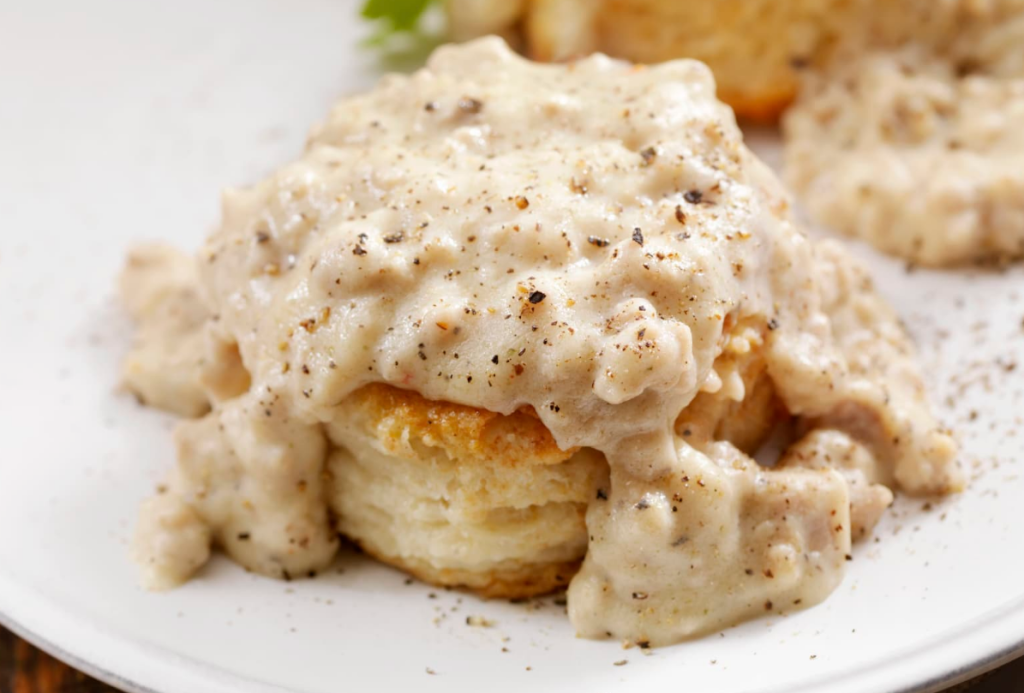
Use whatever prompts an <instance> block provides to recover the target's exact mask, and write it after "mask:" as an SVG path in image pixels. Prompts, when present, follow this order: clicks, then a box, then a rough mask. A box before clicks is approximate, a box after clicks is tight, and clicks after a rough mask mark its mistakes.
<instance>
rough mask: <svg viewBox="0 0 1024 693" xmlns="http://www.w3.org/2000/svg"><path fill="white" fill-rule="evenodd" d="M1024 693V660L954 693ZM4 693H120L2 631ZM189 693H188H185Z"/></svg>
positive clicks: (0, 685)
mask: <svg viewBox="0 0 1024 693" xmlns="http://www.w3.org/2000/svg"><path fill="white" fill-rule="evenodd" d="M965 691H970V693H1024V658H1022V659H1018V660H1017V661H1015V662H1011V663H1010V664H1007V665H1006V666H1004V667H1002V668H1001V669H997V670H996V671H993V672H990V673H989V674H986V675H984V676H981V677H979V678H977V679H975V680H974V681H971V682H969V683H966V684H961V685H959V686H956V687H955V688H954V689H953V690H952V691H950V693H961V692H965ZM0 693H117V691H116V689H114V688H111V687H110V686H107V685H105V684H102V683H99V682H98V681H94V680H92V679H90V678H89V677H88V676H86V675H85V674H83V673H81V672H78V671H75V670H74V669H72V668H70V667H68V666H65V665H64V664H62V663H61V662H59V661H57V660H56V659H54V658H53V657H50V656H49V655H48V654H45V653H43V652H40V651H39V650H37V649H35V648H34V647H32V646H31V645H29V644H28V643H27V642H25V641H24V640H20V639H19V638H17V637H15V636H14V635H13V634H11V633H10V632H8V631H6V630H4V629H3V628H0ZM182 693H187V692H184V691H183V692H182Z"/></svg>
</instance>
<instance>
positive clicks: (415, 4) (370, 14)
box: [362, 0, 436, 41]
mask: <svg viewBox="0 0 1024 693" xmlns="http://www.w3.org/2000/svg"><path fill="white" fill-rule="evenodd" d="M435 1H436V0H366V3H365V4H364V5H363V10H362V15H363V17H364V18H365V19H369V20H371V21H374V22H377V24H378V27H379V28H378V31H377V34H376V36H375V37H374V39H375V40H379V41H383V40H385V39H387V37H388V36H390V35H392V34H397V33H402V32H413V31H416V29H417V27H418V25H419V22H420V17H422V16H423V13H424V12H426V11H427V8H428V7H429V6H430V5H431V4H433V3H434V2H435Z"/></svg>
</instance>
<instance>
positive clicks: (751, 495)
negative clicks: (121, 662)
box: [137, 39, 962, 644]
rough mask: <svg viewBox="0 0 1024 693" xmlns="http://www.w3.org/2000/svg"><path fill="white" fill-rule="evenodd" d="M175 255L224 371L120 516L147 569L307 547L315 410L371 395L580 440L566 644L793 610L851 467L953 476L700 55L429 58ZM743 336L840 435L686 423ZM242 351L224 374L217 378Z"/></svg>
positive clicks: (839, 541) (882, 344)
mask: <svg viewBox="0 0 1024 693" xmlns="http://www.w3.org/2000/svg"><path fill="white" fill-rule="evenodd" d="M198 266H199V273H200V278H201V283H202V287H203V293H204V297H205V299H204V300H205V303H206V305H207V307H208V309H209V311H210V318H209V320H208V321H207V323H206V326H205V330H206V331H207V335H206V338H207V340H208V343H209V344H210V345H211V350H210V355H208V356H207V357H206V358H207V360H208V363H206V364H205V368H206V370H207V371H212V372H215V373H218V374H219V378H217V379H214V381H213V382H219V383H224V382H229V383H233V385H232V386H231V387H223V386H222V387H220V388H211V390H212V393H211V400H212V401H213V411H212V412H211V413H210V414H209V415H207V416H206V417H205V418H203V419H200V420H198V421H195V422H188V423H185V424H183V426H182V428H181V430H180V431H179V433H178V446H179V458H180V463H179V468H178V469H177V470H176V472H175V474H174V476H173V477H172V479H171V481H170V484H169V491H168V492H167V493H166V494H164V495H163V496H161V497H159V498H158V499H157V500H155V501H154V502H153V504H152V505H151V506H150V508H149V510H147V511H146V512H145V513H144V521H143V523H142V530H141V531H140V533H139V537H138V542H137V552H138V554H139V557H140V560H141V562H142V563H143V565H144V566H145V567H146V568H147V570H148V573H149V580H150V582H151V583H153V584H168V583H173V582H175V581H179V580H181V579H184V578H185V577H187V575H188V574H189V573H190V572H191V571H192V570H194V569H195V568H196V567H197V565H198V564H201V563H202V561H203V560H205V553H204V552H206V551H208V547H209V543H210V541H215V542H216V543H218V544H220V545H221V546H222V547H224V548H225V549H226V550H227V551H228V552H229V553H230V554H231V555H232V557H234V558H235V559H236V560H238V561H240V562H242V563H243V564H244V565H246V566H247V567H249V568H251V569H254V570H257V571H259V572H263V573H267V574H271V575H284V576H290V575H300V574H304V573H305V572H306V571H309V570H315V569H318V568H321V567H323V566H325V565H326V564H327V563H328V562H329V561H330V560H331V558H332V556H333V554H334V552H335V550H336V545H337V542H336V538H335V536H334V533H333V532H332V531H331V526H330V522H329V514H330V510H329V508H328V506H327V501H326V500H325V499H326V498H327V497H328V493H327V489H326V488H325V485H326V484H328V483H329V480H326V479H325V478H324V475H323V474H322V471H323V465H324V460H325V458H326V456H327V455H328V452H329V449H330V448H331V446H334V445H344V444H345V441H344V440H328V438H327V436H326V434H325V433H324V426H323V424H324V423H326V422H330V421H331V420H332V417H334V416H335V411H336V408H337V406H338V404H339V403H340V402H342V401H343V400H344V399H345V398H346V397H347V396H348V395H350V394H351V393H352V392H353V391H355V390H357V389H358V388H359V387H361V386H363V385H366V384H368V383H378V382H383V383H389V384H392V385H394V386H397V387H400V388H407V389H411V390H414V391H416V392H418V393H421V394H422V395H424V396H426V397H428V398H431V399H436V400H445V401H451V402H457V403H463V404H467V405H471V406H474V407H481V408H484V409H488V410H491V411H495V412H501V413H512V412H514V411H516V410H517V409H519V408H521V407H524V406H531V407H533V408H534V409H535V410H536V412H537V414H538V415H539V417H540V418H541V420H542V421H543V423H544V424H545V425H546V426H547V427H548V428H549V429H550V431H551V432H552V434H553V435H554V437H555V439H556V441H557V443H558V444H559V445H560V446H561V447H563V448H568V447H570V446H583V447H588V448H594V449H597V450H599V451H601V452H602V453H603V454H604V455H605V457H606V458H607V461H608V464H609V466H610V470H611V484H610V489H609V490H608V493H607V494H606V495H607V497H606V498H601V497H598V498H595V499H594V500H593V501H592V502H591V503H590V506H589V510H588V513H587V526H588V532H589V535H590V538H589V546H588V551H587V556H586V559H585V562H584V564H583V568H582V570H581V572H580V573H579V574H578V575H577V576H576V577H575V578H574V580H573V581H572V584H571V587H570V589H569V613H570V617H571V618H572V621H573V623H574V624H575V626H576V628H577V629H578V631H579V632H580V633H581V634H582V635H584V636H588V637H603V636H614V637H619V638H628V639H630V640H633V641H637V642H649V643H652V644H665V643H670V642H674V641H677V640H679V639H682V638H685V637H687V636H690V635H693V634H695V633H700V632H706V631H708V630H710V629H714V628H718V627H721V626H724V625H726V624H728V623H731V622H734V621H736V620H739V619H742V618H746V617H750V616H753V615H756V614H760V613H764V612H765V611H766V610H767V611H776V610H781V609H788V608H794V607H795V606H797V605H804V606H806V605H809V604H812V603H814V602H817V601H819V600H821V599H822V598H824V597H825V596H826V595H827V594H828V593H829V592H830V591H831V590H832V589H833V588H834V587H835V586H836V585H837V584H838V582H839V580H840V579H841V576H842V571H843V565H844V563H845V559H846V556H847V555H848V554H849V552H850V543H851V531H852V532H853V533H856V532H857V529H855V528H853V527H852V526H851V525H852V524H856V525H857V526H858V527H862V526H863V525H864V524H873V522H874V519H876V518H877V515H878V513H880V512H881V510H882V509H884V507H885V506H886V505H887V504H888V502H889V500H890V498H891V496H889V495H887V494H888V491H887V490H886V489H884V488H883V487H881V486H879V485H878V483H879V482H881V483H885V484H887V485H891V486H895V485H899V486H901V487H902V488H904V489H906V490H907V491H909V492H912V493H929V492H945V491H949V490H953V489H956V488H958V487H959V486H960V485H961V483H962V482H961V477H960V474H959V471H958V469H957V467H956V465H955V464H954V462H953V456H954V446H953V444H952V442H951V440H950V438H949V437H948V436H947V435H946V434H945V433H944V432H942V431H941V430H939V429H938V427H937V425H936V423H935V421H934V419H933V418H932V417H931V415H930V413H929V411H928V406H927V402H926V399H925V394H924V390H923V386H922V384H921V380H920V377H919V374H918V372H917V370H916V368H915V366H914V364H913V361H912V356H913V354H912V349H911V347H910V346H909V344H908V342H907V340H906V337H905V336H904V334H903V333H902V331H901V329H900V328H899V326H898V323H897V320H896V317H895V316H894V314H893V313H892V311H891V310H890V309H889V308H888V307H887V306H886V305H885V304H884V302H883V301H882V300H881V299H880V298H879V297H878V296H877V295H876V294H875V293H874V291H873V289H872V287H871V285H870V281H869V280H868V279H867V278H866V275H865V274H864V273H863V271H862V270H860V269H859V268H858V267H856V266H855V265H853V264H852V262H851V261H850V260H849V259H848V258H847V257H846V255H845V254H844V253H843V252H842V251H841V249H839V248H838V247H836V246H833V245H829V244H825V245H821V246H818V247H815V246H814V245H812V243H811V242H810V241H808V240H807V239H806V238H805V237H804V236H803V235H802V234H801V233H800V231H799V230H798V229H797V228H796V227H795V226H794V224H793V221H792V219H791V217H790V213H789V202H788V199H787V197H786V195H785V194H784V192H783V191H782V189H781V188H780V186H779V184H778V182H777V181H776V179H775V177H774V176H773V175H772V174H771V173H770V172H769V171H768V170H767V169H766V168H765V167H764V166H763V165H762V164H761V163H760V162H759V161H757V160H756V159H755V158H754V157H753V156H752V155H751V153H750V152H749V151H748V150H747V149H746V147H745V146H744V145H743V143H742V137H741V135H740V132H739V130H738V129H737V127H736V125H735V122H734V119H733V116H732V113H731V112H730V111H729V110H728V109H727V108H726V107H724V106H723V105H721V104H720V103H719V102H718V101H716V100H715V98H714V83H713V81H712V78H711V76H710V73H709V72H708V70H707V68H705V67H704V66H703V65H702V64H700V63H697V62H693V61H676V62H671V63H667V64H664V65H661V66H657V67H650V68H643V67H634V66H631V65H629V64H626V63H623V62H618V61H614V60H611V59H608V58H606V57H603V56H594V57H591V58H588V59H586V60H581V61H579V62H576V63H572V64H570V65H567V66H550V65H538V64H533V63H530V62H527V61H525V60H523V59H521V58H519V57H518V56H516V55H514V54H513V53H512V52H511V51H510V50H508V48H507V47H506V46H505V45H504V44H503V43H502V42H500V41H499V40H497V39H483V40H480V41H476V42H473V43H470V44H466V45H464V46H460V47H444V48H441V49H439V50H438V51H437V52H436V53H435V54H434V56H433V57H432V58H431V60H430V62H429V65H428V67H427V68H426V69H424V70H422V71H420V72H418V73H416V74H414V75H412V76H409V77H400V76H391V77H387V78H385V79H384V80H382V82H381V83H380V85H379V86H378V87H377V88H376V89H375V90H373V91H372V92H370V93H368V94H364V95H360V96H354V97H350V98H346V99H343V100H342V101H341V102H339V104H338V105H337V106H336V107H335V108H334V110H333V111H332V113H331V115H330V116H329V117H328V119H327V121H326V122H325V123H324V124H323V125H322V126H320V127H319V128H317V129H316V130H315V131H314V132H313V133H312V135H311V137H310V139H309V143H308V146H307V148H306V152H305V154H304V155H303V156H302V158H300V159H299V160H298V161H296V162H294V163H292V164H290V165H288V166H286V167H284V168H283V169H282V170H281V171H279V172H278V173H276V174H275V175H273V176H271V177H270V178H268V179H267V180H265V181H263V182H262V183H260V184H258V185H256V186H255V187H253V188H250V189H245V190H232V191H229V192H227V193H225V196H224V214H223V223H222V225H221V227H220V228H219V229H218V230H217V231H216V232H215V233H213V235H212V236H211V237H210V238H209V240H208V241H207V243H206V245H205V247H204V248H203V249H202V251H201V252H200V253H199V257H198ZM236 345H237V347H236ZM236 348H237V351H236ZM752 349H758V350H762V351H763V354H764V358H765V360H766V361H767V372H768V374H769V375H770V378H771V380H772V382H773V383H774V387H775V389H776V392H777V395H778V397H779V398H780V399H781V401H782V402H783V404H784V405H785V407H786V409H787V410H788V411H789V412H790V413H791V414H793V415H795V416H798V417H800V421H801V422H802V425H803V426H804V427H805V428H807V429H816V428H817V429H837V430H842V431H846V433H847V434H848V435H843V434H840V433H830V434H828V435H823V434H822V433H820V432H819V433H811V434H810V437H809V438H807V439H805V440H804V442H802V443H800V445H799V446H798V447H797V448H794V449H793V450H791V451H790V453H788V454H787V455H785V456H784V458H783V461H782V462H781V463H780V465H778V466H777V468H775V469H769V468H765V467H761V466H759V465H758V464H757V463H756V462H754V461H753V460H752V459H750V458H749V457H747V456H746V455H745V454H743V453H742V452H740V451H739V450H738V449H737V448H736V447H734V446H733V445H731V444H730V443H727V442H723V441H720V440H714V439H713V437H711V436H708V435H694V434H693V433H692V431H690V429H688V428H687V427H686V421H687V420H688V417H691V418H692V416H696V415H697V414H698V413H699V412H687V411H685V410H686V409H687V405H689V404H690V403H691V402H692V401H693V400H694V399H695V397H697V396H698V394H699V393H701V392H702V391H703V392H705V393H710V392H725V393H726V394H727V396H728V397H730V398H732V399H733V400H740V401H742V400H743V399H744V397H745V396H746V394H747V393H746V392H745V391H744V386H743V381H742V379H740V378H738V377H736V376H735V374H734V373H732V372H731V371H730V368H731V366H730V364H731V363H733V361H734V359H732V358H729V356H730V355H735V354H742V353H746V352H749V351H750V350H752ZM236 354H237V355H240V360H239V359H238V356H237V355H236ZM218 355H219V356H218ZM233 355H234V356H233ZM232 359H234V361H232ZM716 362H717V363H716ZM232 363H234V366H231V364H232ZM225 364H227V365H225ZM242 364H244V370H245V371H248V374H250V375H251V385H250V384H249V382H248V380H247V378H245V377H243V376H239V375H238V374H237V373H235V377H228V376H229V375H231V371H232V368H234V369H236V370H239V369H241V368H242ZM246 386H248V387H246ZM681 415H682V416H681ZM339 428H343V427H339ZM688 433H689V434H690V435H687V434H688ZM855 441H856V442H855ZM851 497H853V498H855V499H859V500H858V502H857V503H856V508H857V512H859V513H860V514H859V515H857V512H855V516H856V517H855V518H853V519H854V521H853V522H851V513H850V502H851ZM243 529H244V534H245V535H246V536H245V537H244V538H242V537H241V534H243V531H242V530H243ZM204 532H205V533H204Z"/></svg>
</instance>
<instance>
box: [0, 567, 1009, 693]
mask: <svg viewBox="0 0 1024 693" xmlns="http://www.w3.org/2000/svg"><path fill="white" fill-rule="evenodd" d="M4 578H6V583H7V585H8V586H9V587H13V588H14V589H13V592H19V591H20V593H21V596H22V597H23V599H20V600H18V601H20V602H21V603H22V606H25V607H27V608H26V610H27V611H35V612H36V613H44V612H45V611H46V610H47V609H48V611H49V612H50V613H51V617H53V618H55V619H56V620H55V621H48V620H47V619H46V618H45V617H43V618H42V621H44V622H45V624H40V625H41V626H42V627H41V628H32V627H30V626H29V625H27V624H25V623H24V622H23V621H21V620H19V619H18V618H16V617H15V616H13V615H12V614H11V613H10V610H9V609H6V608H5V605H4V604H3V603H0V626H3V627H4V628H7V629H8V630H9V631H11V632H12V633H14V635H16V636H17V637H19V638H21V639H22V640H25V641H26V642H28V643H30V644H32V645H33V646H35V647H36V648H38V649H40V650H42V651H44V652H46V653H47V654H49V655H51V656H52V657H54V658H56V659H58V660H60V661H61V662H63V663H65V664H67V665H68V666H70V667H72V668H74V669H77V670H79V671H82V672H84V673H85V674H87V675H89V676H91V677H93V678H95V679H97V680H98V681H101V682H103V683H106V684H108V685H110V686H113V687H115V688H117V689H119V690H122V691H125V692H126V693H177V691H178V690H180V689H178V688H176V687H175V682H174V681H170V680H168V681H166V682H165V683H164V684H151V683H143V682H140V681H139V680H137V678H136V677H134V676H131V675H129V674H127V673H123V672H121V671H116V670H114V669H113V668H109V667H108V665H104V664H100V663H98V662H96V661H94V660H93V659H91V658H90V657H89V656H88V655H86V654H83V652H82V649H83V648H82V647H81V646H80V645H79V644H78V642H75V643H68V642H58V639H59V638H54V637H50V636H48V635H46V634H44V633H43V632H41V631H49V632H51V633H67V632H69V631H70V630H72V629H73V627H74V626H77V627H79V628H80V627H82V626H86V627H91V628H94V629H95V631H96V639H95V642H96V643H97V644H98V646H99V647H100V648H101V649H103V650H104V651H107V652H111V651H112V650H113V651H114V652H117V651H120V652H118V653H117V654H120V655H128V656H130V657H132V659H133V661H136V662H138V663H139V665H140V666H141V667H142V668H144V669H146V670H150V671H154V673H155V671H156V670H157V669H166V668H167V667H168V665H169V662H168V659H167V658H168V657H177V658H178V659H179V660H180V661H179V662H177V663H176V664H177V666H175V667H174V668H175V670H176V673H177V674H185V675H187V678H189V679H191V680H192V681H193V682H195V681H196V680H198V681H202V682H203V683H204V684H205V686H204V689H206V690H209V691H217V692H221V691H222V692H224V693H236V692H237V693H241V692H242V691H252V690H253V688H254V687H255V688H257V689H258V690H259V691H268V692H269V691H280V692H281V693H302V691H301V689H291V688H282V687H280V686H278V685H275V684H271V683H267V682H263V681H256V680H252V679H247V678H246V677H245V676H244V675H242V674H239V673H236V672H233V671H229V670H225V669H221V668H220V667H219V666H218V665H217V664H216V662H214V661H205V662H204V661H198V660H194V659H192V658H190V657H184V656H178V655H175V654H174V653H173V652H172V651H170V650H168V649H167V648H164V647H160V646H154V647H152V648H147V647H146V646H145V643H141V642H135V641H132V640H131V639H129V638H126V637H124V636H123V635H121V634H119V633H117V632H111V631H110V630H108V629H105V628H103V627H102V626H97V625H96V624H95V623H93V622H90V621H89V619H85V618H83V617H81V616H78V615H76V614H75V613H74V612H73V611H69V610H68V609H66V608H64V607H63V606H62V605H61V604H59V602H57V601H56V600H54V599H52V598H47V596H46V595H44V594H42V593H40V592H39V591H37V590H34V589H32V588H31V587H26V586H25V585H23V584H20V585H19V583H18V581H17V579H16V578H15V576H14V575H13V574H12V573H11V572H9V571H7V572H6V575H4V574H3V573H0V584H2V583H4V582H5V580H4ZM5 593H6V594H7V595H8V596H11V594H12V590H0V595H3V594H5ZM11 601H13V600H11ZM33 605H34V606H36V607H40V606H41V607H42V608H36V609H32V608H31V607H32V606H33ZM1008 605H1009V608H1007V604H1003V605H1000V606H997V607H995V608H993V609H991V610H990V611H989V612H987V613H986V614H982V615H980V616H978V617H977V618H978V620H980V621H981V623H979V624H977V625H976V626H975V627H973V628H970V627H965V628H964V629H962V630H960V631H958V632H957V631H955V632H954V633H953V634H949V633H950V631H948V630H947V631H943V632H941V633H939V634H938V635H936V636H935V638H934V639H933V640H932V642H931V643H925V644H923V645H921V646H919V647H918V648H916V649H915V650H912V651H911V652H910V653H908V656H907V657H906V658H905V659H902V660H901V661H900V662H899V663H897V664H896V665H895V669H892V666H893V664H892V663H893V661H894V658H889V659H888V660H882V662H877V664H883V663H884V664H888V666H886V667H884V668H885V669H890V670H892V671H894V672H896V673H893V674H883V675H882V676H881V678H879V677H878V675H877V674H876V671H878V670H879V669H880V668H881V667H877V668H872V667H871V666H867V667H863V668H861V669H860V670H859V671H860V672H861V673H858V674H855V675H854V676H853V677H851V678H845V679H844V680H842V681H841V683H840V682H838V681H835V679H831V680H830V679H829V678H826V677H819V678H816V679H813V680H809V681H807V682H805V683H801V684H798V686H797V687H796V688H795V689H790V690H794V691H800V692H807V691H821V690H825V689H826V688H825V687H826V686H827V687H828V688H827V690H829V691H830V692H836V691H840V690H841V691H843V692H846V691H856V692H857V693H936V692H937V691H942V690H945V689H947V688H950V687H952V686H955V685H957V684H959V683H963V682H965V681H968V680H970V679H972V678H975V677H977V676H981V675H983V674H985V673H987V672H989V671H992V670H993V669H996V668H998V667H1000V666H1002V665H1003V664H1006V663H1008V662H1011V661H1013V660H1014V659H1017V658H1018V657H1024V593H1022V594H1021V595H1019V596H1018V597H1017V598H1016V599H1013V600H1011V601H1010V602H1008ZM968 623H969V622H968ZM47 625H49V626H51V627H49V628H48V627H47ZM69 626H70V627H69ZM1015 626H1016V627H1015ZM1004 627H1005V628H1006V630H1007V632H1008V633H1013V632H1016V633H1018V635H1016V636H1015V637H1010V638H1006V637H1005V636H1003V634H1002V632H1001V628H1004ZM993 637H994V638H995V639H996V640H997V643H996V644H994V645H993V644H992V643H989V644H988V645H986V643H987V642H988V640H990V639H991V638H993ZM935 640H939V642H938V643H936V642H935ZM972 643H973V647H972V646H970V645H971V644H972ZM685 646H686V644H685V643H682V644H680V645H674V646H672V647H685ZM941 648H953V650H954V651H970V652H969V654H968V656H967V657H966V658H961V659H955V658H953V657H948V658H946V659H945V660H944V661H945V662H947V664H946V665H944V666H942V667H941V669H940V671H938V672H937V673H935V674H932V675H929V676H927V677H926V678H920V676H919V674H920V673H921V672H920V669H921V665H922V664H925V663H926V662H929V659H930V658H931V657H932V653H933V652H935V651H937V650H939V649H941ZM979 648H980V649H981V650H982V653H979V652H978V651H977V650H978V649H979ZM111 656H112V657H115V656H116V655H115V654H112V655H111ZM181 664H187V665H188V666H187V668H185V669H183V668H181V667H180V665H181ZM929 664H931V663H930V662H929ZM215 672H216V673H220V674H223V675H224V678H223V679H222V680H220V681H217V680H215V679H216V678H219V677H216V676H215V675H214V674H215ZM197 677H199V678H198V679H197ZM908 679H910V680H908ZM179 682H180V680H179ZM538 683H541V682H540V681H538ZM893 684H895V685H893ZM154 685H155V687H154ZM773 691H774V689H765V693H773Z"/></svg>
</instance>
